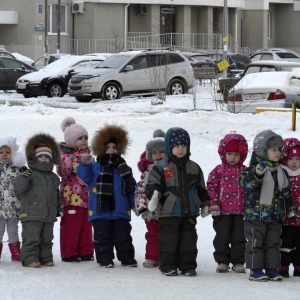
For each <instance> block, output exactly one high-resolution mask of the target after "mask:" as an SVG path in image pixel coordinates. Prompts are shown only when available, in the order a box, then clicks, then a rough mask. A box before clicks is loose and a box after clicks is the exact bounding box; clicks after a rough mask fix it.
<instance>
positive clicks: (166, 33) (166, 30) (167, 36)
mask: <svg viewBox="0 0 300 300" xmlns="http://www.w3.org/2000/svg"><path fill="white" fill-rule="evenodd" d="M160 12H161V14H160V33H161V34H162V36H161V44H162V45H166V46H167V45H175V35H174V34H173V33H175V8H174V7H163V8H161V11H160Z"/></svg>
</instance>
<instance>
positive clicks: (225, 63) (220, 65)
mask: <svg viewBox="0 0 300 300" xmlns="http://www.w3.org/2000/svg"><path fill="white" fill-rule="evenodd" d="M217 66H218V69H219V70H220V71H221V72H222V71H224V70H225V69H228V67H229V66H230V64H229V62H228V61H227V59H224V60H222V61H220V62H219V63H218V65H217Z"/></svg>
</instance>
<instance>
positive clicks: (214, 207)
mask: <svg viewBox="0 0 300 300" xmlns="http://www.w3.org/2000/svg"><path fill="white" fill-rule="evenodd" d="M208 211H209V212H210V214H211V215H212V217H217V216H219V215H220V206H219V205H212V206H211V207H210V208H209V210H208Z"/></svg>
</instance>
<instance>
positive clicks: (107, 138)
mask: <svg viewBox="0 0 300 300" xmlns="http://www.w3.org/2000/svg"><path fill="white" fill-rule="evenodd" d="M108 143H114V144H116V145H117V149H118V154H119V155H121V154H125V153H126V150H127V147H128V145H129V141H128V132H127V131H126V130H125V128H124V127H123V126H118V125H108V124H107V125H105V126H104V127H103V128H101V129H100V130H99V131H97V132H96V133H95V136H94V138H93V141H92V146H91V148H92V151H93V153H94V155H103V154H105V146H106V145H107V144H108Z"/></svg>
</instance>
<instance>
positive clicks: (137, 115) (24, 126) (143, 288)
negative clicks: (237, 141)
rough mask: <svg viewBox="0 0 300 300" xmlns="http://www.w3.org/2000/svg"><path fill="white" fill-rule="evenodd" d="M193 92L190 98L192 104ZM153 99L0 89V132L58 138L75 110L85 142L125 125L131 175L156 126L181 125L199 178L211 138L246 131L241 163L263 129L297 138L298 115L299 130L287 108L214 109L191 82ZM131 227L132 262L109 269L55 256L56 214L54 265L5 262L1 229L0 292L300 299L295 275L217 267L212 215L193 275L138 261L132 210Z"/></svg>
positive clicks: (140, 229)
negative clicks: (261, 278) (27, 94)
mask: <svg viewBox="0 0 300 300" xmlns="http://www.w3.org/2000/svg"><path fill="white" fill-rule="evenodd" d="M193 98H196V99H195V102H196V109H195V110H194V99H193ZM152 99H153V98H151V97H150V98H137V97H128V98H123V99H121V100H116V101H94V102H91V103H78V102H76V100H75V99H74V98H72V97H68V96H65V97H63V98H46V97H39V98H36V99H35V98H31V99H24V98H23V96H22V95H17V94H15V93H9V94H6V93H3V92H0V128H1V134H0V135H1V136H7V135H9V136H15V137H16V138H17V140H18V143H19V145H20V148H21V149H22V150H23V149H24V144H25V143H26V141H27V139H28V137H30V136H31V135H33V134H35V133H38V132H47V133H50V134H52V135H54V136H55V137H56V138H57V141H63V132H62V131H61V129H60V124H61V121H62V120H63V119H64V118H65V117H67V116H72V117H74V118H75V119H76V121H77V123H78V124H82V125H84V126H85V128H86V129H87V130H88V132H89V139H90V141H91V140H92V137H93V136H94V133H95V131H96V130H98V129H99V128H100V127H101V126H102V125H103V124H104V123H106V122H107V123H110V124H112V123H114V124H120V125H124V126H125V127H126V129H127V130H128V131H129V136H130V140H131V146H130V147H129V150H128V153H127V155H126V157H125V159H126V161H127V163H128V164H129V165H130V166H131V167H132V168H133V172H134V176H135V178H136V180H139V176H140V173H139V171H138V169H137V162H138V159H139V156H140V154H141V153H142V152H143V151H144V149H145V145H146V143H147V141H148V140H150V139H151V138H152V133H153V131H154V130H155V129H158V128H160V129H163V130H165V131H167V130H168V129H169V128H170V127H173V126H181V127H183V128H185V129H186V130H187V131H188V132H189V134H190V136H191V153H192V155H191V159H192V160H194V161H196V162H197V163H198V164H199V165H200V166H201V168H202V169H203V172H204V175H205V178H206V179H207V176H208V173H209V172H210V171H211V170H212V169H213V168H214V167H215V166H216V165H217V164H219V163H220V158H219V156H218V153H217V148H218V143H219V141H220V139H221V138H222V137H223V136H224V135H225V134H227V133H229V132H237V133H240V134H243V135H244V136H245V137H246V138H247V140H248V143H249V146H250V147H249V148H250V152H249V155H248V159H247V161H246V164H247V163H248V161H249V159H250V154H251V151H252V141H253V138H254V136H255V135H256V134H257V133H258V132H260V131H262V130H265V129H271V130H273V131H275V132H276V133H278V134H280V135H282V137H283V138H287V137H297V138H300V136H299V130H300V123H299V122H300V115H298V116H297V122H298V123H299V125H298V129H297V131H295V132H293V131H291V113H274V112H266V113H261V114H258V115H252V114H231V113H228V112H226V111H221V110H220V109H219V106H218V105H216V103H215V102H214V101H213V100H212V93H211V89H210V88H209V87H201V86H198V87H197V93H196V97H193V95H192V94H187V95H183V96H181V97H176V96H168V97H167V100H166V102H164V103H163V104H162V105H151V100H152ZM217 109H218V110H217ZM20 228H21V226H20ZM132 228H133V229H132V236H133V242H134V246H135V251H136V259H137V261H138V263H139V265H138V267H137V268H126V267H122V266H121V265H120V263H119V262H118V261H117V260H115V268H113V269H103V268H100V267H99V266H98V265H97V263H96V262H95V261H94V262H81V263H78V264H72V263H65V262H62V261H61V259H60V250H59V221H58V222H57V223H56V224H55V238H54V246H53V254H54V261H55V264H56V265H55V267H53V268H47V267H42V268H39V269H30V268H24V267H22V266H21V264H20V263H16V262H11V261H10V253H9V250H8V245H7V242H6V241H7V236H6V235H5V237H4V241H5V242H4V245H3V253H2V257H1V261H0V293H1V296H0V299H1V300H2V299H3V300H11V299H22V300H27V299H28V300H29V299H31V300H40V299H45V300H52V299H53V300H58V299H125V300H127V299H185V300H188V299H193V300H194V299H224V300H227V299H230V300H231V299H264V300H268V299H289V300H296V299H299V291H300V279H299V277H298V278H296V277H293V276H291V278H290V279H286V280H284V281H283V282H281V283H278V282H261V283H260V282H250V281H249V280H248V277H249V271H247V273H246V274H236V273H234V272H233V271H229V272H228V273H227V274H219V273H216V271H215V269H216V263H215V262H214V259H213V251H214V249H213V245H212V241H213V238H214V231H213V229H212V219H211V217H207V218H205V219H202V218H201V217H199V218H198V224H197V230H198V258H197V262H198V268H197V273H198V276H196V277H194V278H187V277H183V276H177V277H166V276H163V275H162V274H161V273H160V271H159V270H158V269H157V268H155V269H146V268H143V266H142V262H143V260H144V254H145V250H144V249H145V238H144V235H145V224H144V222H143V221H142V219H140V218H138V217H136V216H135V215H134V214H133V216H132ZM290 275H292V272H291V271H290Z"/></svg>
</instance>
